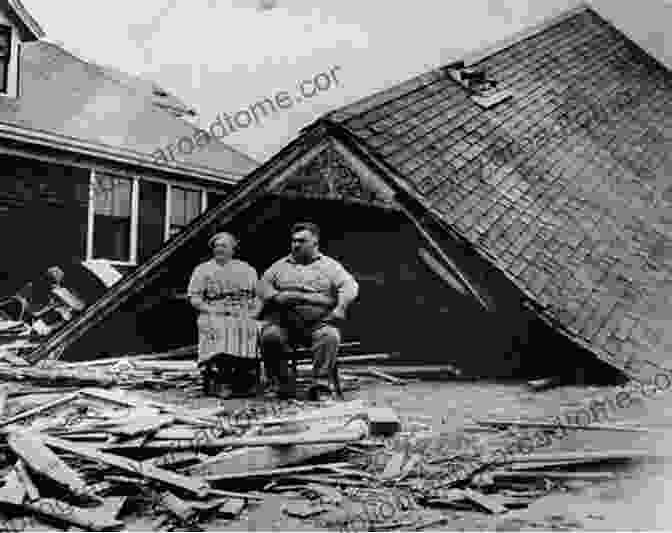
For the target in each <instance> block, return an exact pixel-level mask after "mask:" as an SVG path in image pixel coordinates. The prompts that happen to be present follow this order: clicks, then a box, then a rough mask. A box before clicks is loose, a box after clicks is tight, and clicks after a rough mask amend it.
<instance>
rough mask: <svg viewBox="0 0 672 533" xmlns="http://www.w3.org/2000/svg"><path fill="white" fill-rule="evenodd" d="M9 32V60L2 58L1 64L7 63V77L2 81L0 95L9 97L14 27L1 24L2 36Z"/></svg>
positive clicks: (0, 82)
mask: <svg viewBox="0 0 672 533" xmlns="http://www.w3.org/2000/svg"><path fill="white" fill-rule="evenodd" d="M4 32H7V50H8V52H7V59H6V60H3V59H2V56H0V63H3V62H4V63H5V76H4V79H2V80H1V81H0V85H1V86H0V94H4V95H7V94H9V81H10V67H11V65H12V47H13V44H14V43H13V39H12V27H11V26H8V25H7V24H0V34H2V33H4Z"/></svg>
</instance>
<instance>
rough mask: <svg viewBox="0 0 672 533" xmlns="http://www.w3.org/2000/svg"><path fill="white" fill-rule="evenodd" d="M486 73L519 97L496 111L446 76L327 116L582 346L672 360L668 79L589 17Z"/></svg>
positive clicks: (530, 41)
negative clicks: (669, 351)
mask: <svg viewBox="0 0 672 533" xmlns="http://www.w3.org/2000/svg"><path fill="white" fill-rule="evenodd" d="M476 66H478V67H485V69H486V71H487V73H488V77H493V78H494V79H496V80H498V82H499V86H498V88H502V89H508V90H510V91H512V93H513V98H511V99H509V100H507V101H504V102H502V103H500V104H498V105H496V106H494V107H492V108H490V109H484V108H482V107H479V105H477V104H476V103H475V102H474V100H473V99H472V98H471V97H470V94H469V93H468V92H467V90H466V89H465V88H464V87H463V86H462V85H460V84H458V83H457V82H455V81H454V80H453V79H452V78H451V77H450V76H449V75H448V72H447V71H446V70H441V69H439V70H437V71H434V72H430V73H427V74H424V75H422V76H419V77H417V78H414V79H412V80H409V81H407V82H405V83H403V84H401V85H400V86H397V87H395V88H393V89H391V90H388V91H384V92H381V93H379V94H376V95H373V96H371V97H369V98H366V99H364V100H362V101H359V102H356V103H354V104H352V105H350V106H347V107H345V108H343V109H340V110H338V111H335V112H333V113H331V114H329V115H328V116H327V119H329V120H331V121H334V122H337V123H338V124H340V125H341V126H342V127H344V128H346V129H347V130H348V131H349V132H350V133H351V134H352V135H353V136H355V137H356V138H357V139H359V141H360V142H361V143H362V144H363V145H364V146H366V147H367V149H368V150H369V151H370V152H371V153H373V154H375V155H376V156H377V157H378V158H380V159H381V160H382V161H384V163H385V164H386V165H387V166H388V167H389V168H390V169H392V170H393V171H394V172H395V173H396V174H397V176H399V178H400V179H402V180H403V181H405V182H406V183H407V184H409V185H410V186H412V188H413V189H414V190H415V191H416V193H417V195H418V196H419V197H421V198H422V199H423V201H424V202H425V205H426V206H427V207H428V208H429V209H431V210H432V211H433V212H434V213H436V214H438V215H439V216H440V217H441V218H442V219H443V220H444V221H445V222H446V223H447V224H448V225H450V226H452V227H453V228H455V229H456V230H457V231H458V232H459V233H460V234H461V235H463V236H464V237H465V238H466V239H467V240H468V241H469V242H471V243H472V245H473V246H475V247H476V248H478V249H480V250H481V251H482V252H483V253H485V254H487V255H488V256H489V257H490V258H491V260H492V261H493V262H494V263H495V264H496V265H497V266H498V267H499V268H500V269H502V270H503V271H504V272H505V273H506V274H508V276H509V277H510V278H511V279H512V280H513V281H514V282H515V283H516V284H517V285H518V286H519V287H520V288H521V289H523V290H524V291H525V292H526V293H527V294H528V295H530V296H531V297H532V298H533V299H534V300H535V301H536V302H537V303H538V304H540V306H541V308H542V309H543V312H544V314H545V315H546V316H548V317H549V318H550V319H552V320H553V321H555V322H556V323H557V324H559V325H561V326H562V327H563V328H566V330H567V331H568V332H569V333H570V334H571V335H572V336H575V337H576V338H578V339H579V340H582V341H585V342H586V343H587V344H588V345H589V346H590V347H591V348H592V349H593V350H596V351H597V352H598V353H599V354H600V355H601V356H603V357H606V358H609V359H613V360H615V361H617V362H619V364H624V363H625V362H626V361H628V360H629V359H632V358H638V359H642V358H645V359H651V360H653V361H657V362H658V363H663V362H664V361H665V359H666V356H665V348H666V344H668V345H669V346H671V347H672V339H670V340H667V339H668V338H669V337H667V338H666V334H665V329H666V328H667V329H668V330H669V331H670V334H669V335H671V336H672V328H671V327H668V326H670V325H672V324H670V319H672V308H671V307H670V305H669V303H668V298H669V295H670V293H669V290H668V287H670V286H671V284H672V268H671V266H672V240H670V236H671V232H672V216H670V214H672V211H670V210H669V209H668V207H669V203H668V200H669V201H672V194H670V193H667V194H666V193H665V187H666V184H665V178H666V176H670V177H672V163H671V162H670V159H669V155H670V151H671V150H670V148H672V144H671V143H672V76H670V72H669V71H668V70H667V69H665V68H664V67H662V66H661V65H660V64H658V63H657V62H656V61H655V60H653V59H652V58H651V57H649V56H648V55H646V54H645V53H644V52H643V51H642V50H641V49H639V48H638V47H637V46H636V45H635V44H634V43H632V42H631V41H629V40H628V39H627V38H626V37H625V36H624V35H623V34H622V33H620V32H618V31H617V30H615V29H614V28H613V27H612V26H611V25H609V24H608V23H607V22H605V21H604V20H603V19H602V18H600V17H599V15H597V14H596V13H595V12H594V11H592V10H590V9H583V10H582V11H580V12H579V13H577V14H573V15H572V16H569V17H568V18H566V19H565V20H561V21H559V22H557V23H555V24H553V25H551V26H550V27H548V28H546V29H544V30H543V31H541V32H539V33H537V34H536V35H533V36H531V37H528V38H526V39H524V40H522V41H520V42H517V43H515V44H513V45H511V46H509V47H507V48H506V49H504V50H501V51H499V52H496V53H494V54H492V55H490V56H488V57H487V58H485V59H483V60H482V61H480V62H479V63H478V64H477V65H476ZM670 184H671V185H672V181H671V182H670ZM671 191H672V190H671Z"/></svg>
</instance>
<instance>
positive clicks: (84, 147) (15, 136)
mask: <svg viewBox="0 0 672 533" xmlns="http://www.w3.org/2000/svg"><path fill="white" fill-rule="evenodd" d="M0 137H5V138H9V139H12V140H15V141H19V142H24V143H28V144H36V145H41V146H47V147H50V148H56V149H59V150H67V151H70V152H75V153H79V154H83V155H88V156H92V157H99V158H103V159H107V160H111V161H115V162H119V163H125V164H131V165H137V166H142V167H145V168H148V169H151V170H158V171H161V172H164V173H165V172H168V173H171V174H180V175H181V176H188V177H192V178H198V179H201V180H205V181H211V182H217V183H219V184H225V185H226V184H229V185H233V184H236V183H238V181H240V179H241V178H243V177H244V176H245V175H247V173H243V172H241V173H235V172H230V171H224V170H219V169H214V168H210V167H205V166H200V165H186V164H183V163H177V162H170V163H168V162H166V163H160V162H156V161H154V160H153V159H152V157H151V156H149V155H147V154H144V153H142V152H134V151H132V150H119V149H115V148H113V147H111V146H109V145H104V144H98V143H92V142H89V141H82V140H81V139H75V138H72V137H66V136H63V135H57V134H53V133H49V132H44V131H39V130H33V129H29V128H22V127H19V126H15V125H10V124H6V123H1V122H0Z"/></svg>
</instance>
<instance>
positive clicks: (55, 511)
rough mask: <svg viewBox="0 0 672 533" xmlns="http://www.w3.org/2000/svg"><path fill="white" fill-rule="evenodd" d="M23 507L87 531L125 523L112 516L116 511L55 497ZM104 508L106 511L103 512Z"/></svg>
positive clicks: (101, 529) (116, 526)
mask: <svg viewBox="0 0 672 533" xmlns="http://www.w3.org/2000/svg"><path fill="white" fill-rule="evenodd" d="M22 507H23V508H24V509H26V510H28V511H32V512H34V513H37V514H39V515H43V516H47V517H50V518H55V519H58V520H59V521H62V522H66V523H69V524H74V525H76V526H79V527H82V528H84V529H85V530H87V531H104V530H107V529H112V528H119V527H121V526H123V525H124V523H123V522H121V521H119V520H117V519H116V518H114V517H113V516H112V512H114V511H110V510H108V509H105V508H103V509H101V508H99V507H92V508H83V507H76V506H74V505H70V504H69V503H66V502H63V501H60V500H56V499H53V498H42V499H40V500H38V501H36V502H31V503H24V504H22ZM103 510H104V511H105V512H101V511H103Z"/></svg>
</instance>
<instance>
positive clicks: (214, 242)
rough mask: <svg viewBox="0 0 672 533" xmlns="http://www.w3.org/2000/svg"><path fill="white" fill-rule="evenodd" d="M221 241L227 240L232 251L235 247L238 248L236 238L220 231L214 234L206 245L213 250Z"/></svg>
mask: <svg viewBox="0 0 672 533" xmlns="http://www.w3.org/2000/svg"><path fill="white" fill-rule="evenodd" d="M221 239H228V241H229V242H230V243H231V247H232V248H234V249H235V248H236V246H238V239H236V237H235V236H234V235H233V234H231V233H229V232H228V231H220V232H219V233H215V234H214V235H213V236H212V237H210V240H208V245H209V246H210V248H214V247H215V246H216V245H217V242H218V241H219V240H221Z"/></svg>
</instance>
